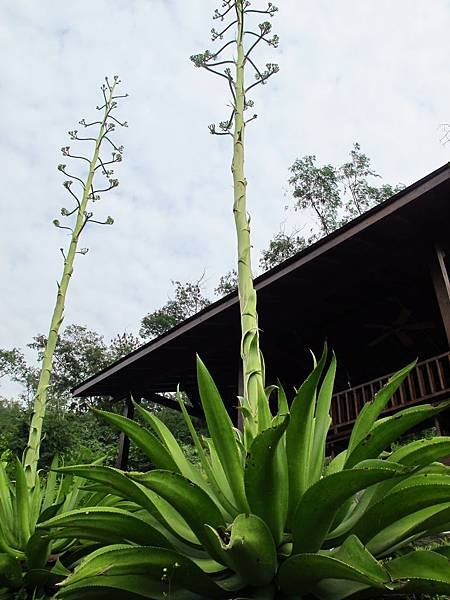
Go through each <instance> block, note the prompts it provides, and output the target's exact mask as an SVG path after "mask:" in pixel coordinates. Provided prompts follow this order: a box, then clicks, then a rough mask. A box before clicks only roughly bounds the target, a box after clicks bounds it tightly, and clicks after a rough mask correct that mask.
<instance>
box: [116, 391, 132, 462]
mask: <svg viewBox="0 0 450 600" xmlns="http://www.w3.org/2000/svg"><path fill="white" fill-rule="evenodd" d="M123 416H124V417H127V418H128V419H132V418H133V417H134V406H133V403H132V402H131V398H130V396H127V397H126V398H125V406H124V409H123ZM129 454H130V440H129V438H128V436H127V435H125V433H123V431H121V432H120V436H119V451H118V453H117V461H116V467H117V468H118V469H122V470H124V471H125V470H126V468H127V465H128V456H129Z"/></svg>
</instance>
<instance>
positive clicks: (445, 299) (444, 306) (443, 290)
mask: <svg viewBox="0 0 450 600" xmlns="http://www.w3.org/2000/svg"><path fill="white" fill-rule="evenodd" d="M431 277H432V280H433V287H434V291H435V294H436V299H437V301H438V305H439V310H440V312H441V317H442V321H443V324H444V331H445V334H446V336H447V346H448V348H450V282H449V277H448V273H447V268H446V266H445V251H444V249H443V248H442V247H441V246H439V245H436V246H435V248H434V256H433V260H432V264H431Z"/></svg>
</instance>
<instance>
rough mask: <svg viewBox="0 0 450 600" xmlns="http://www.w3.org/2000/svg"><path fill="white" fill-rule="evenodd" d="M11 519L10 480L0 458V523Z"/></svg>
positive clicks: (8, 521)
mask: <svg viewBox="0 0 450 600" xmlns="http://www.w3.org/2000/svg"><path fill="white" fill-rule="evenodd" d="M12 520H13V506H12V501H11V482H10V480H9V477H8V475H7V473H6V468H5V464H4V463H3V462H2V461H1V460H0V524H1V525H3V524H4V523H11V522H12Z"/></svg>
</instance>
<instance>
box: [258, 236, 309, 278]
mask: <svg viewBox="0 0 450 600" xmlns="http://www.w3.org/2000/svg"><path fill="white" fill-rule="evenodd" d="M307 245H308V244H307V242H306V240H305V238H303V237H301V236H299V235H298V234H297V233H293V234H291V235H289V234H287V233H284V232H282V231H279V232H278V233H276V234H275V235H274V237H273V238H272V239H271V240H270V241H269V246H268V247H267V248H266V249H265V250H263V251H262V253H261V258H260V260H259V266H260V267H261V269H262V270H263V271H268V270H269V269H271V268H272V267H275V266H276V265H278V264H280V262H283V261H284V260H286V259H288V258H290V257H291V256H293V255H294V254H297V252H300V251H301V250H304V249H305V248H306V247H307Z"/></svg>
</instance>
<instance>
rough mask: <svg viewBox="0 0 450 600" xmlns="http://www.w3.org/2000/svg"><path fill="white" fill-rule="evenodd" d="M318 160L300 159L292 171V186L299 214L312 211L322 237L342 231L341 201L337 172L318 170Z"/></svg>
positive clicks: (329, 167)
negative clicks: (340, 220)
mask: <svg viewBox="0 0 450 600" xmlns="http://www.w3.org/2000/svg"><path fill="white" fill-rule="evenodd" d="M316 160H317V159H316V157H315V156H314V155H308V156H304V157H303V158H300V159H297V160H296V161H295V162H294V164H293V165H292V166H291V168H290V172H291V173H292V175H291V177H290V178H289V185H290V186H292V188H293V191H292V195H293V197H294V198H295V202H294V208H295V210H301V209H312V211H313V213H314V215H315V217H316V219H317V221H318V223H319V232H320V234H319V236H320V237H321V236H322V235H328V234H329V233H331V232H332V231H334V230H335V229H336V228H337V227H338V210H339V208H340V206H341V198H340V195H339V177H338V173H337V170H336V169H335V167H333V165H330V164H328V165H323V166H322V167H318V166H317V165H316Z"/></svg>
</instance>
